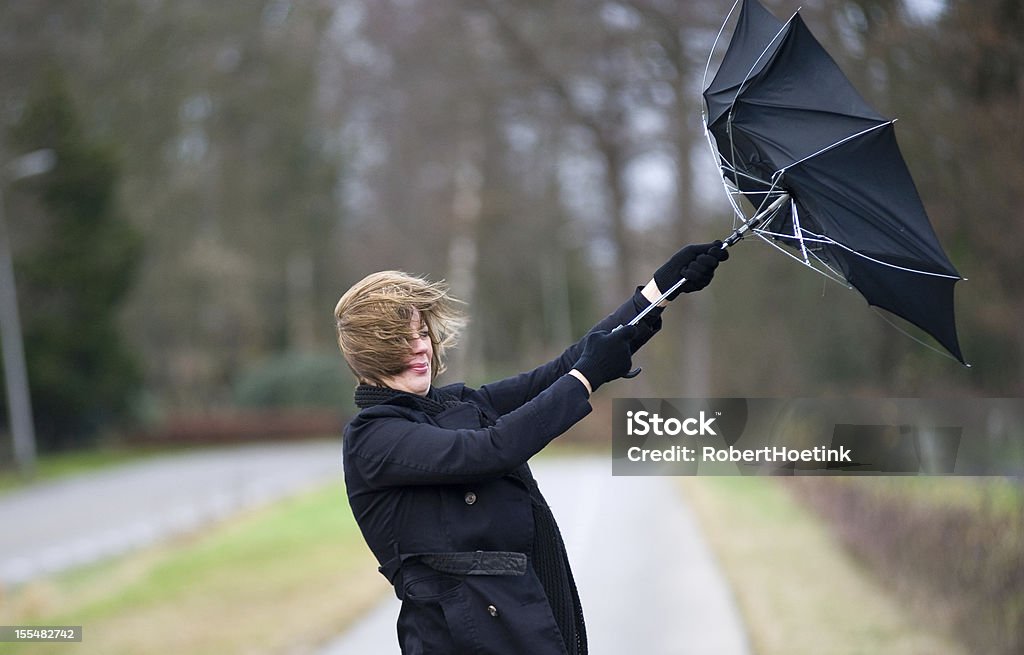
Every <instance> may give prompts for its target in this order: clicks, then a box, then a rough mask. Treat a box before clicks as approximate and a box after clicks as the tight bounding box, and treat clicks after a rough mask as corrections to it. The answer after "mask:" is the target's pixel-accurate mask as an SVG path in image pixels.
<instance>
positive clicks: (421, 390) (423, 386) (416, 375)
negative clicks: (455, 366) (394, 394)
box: [383, 309, 434, 396]
mask: <svg viewBox="0 0 1024 655" xmlns="http://www.w3.org/2000/svg"><path fill="white" fill-rule="evenodd" d="M412 311H413V314H412V331H413V334H415V335H416V338H415V339H413V340H412V341H411V342H410V344H409V345H410V349H409V359H408V360H407V361H406V367H405V370H403V371H402V372H401V373H399V374H398V375H395V376H393V377H390V378H384V380H383V382H384V385H385V386H387V387H389V388H391V389H394V390H396V391H407V392H409V393H414V394H417V395H419V396H425V395H426V394H427V391H429V390H430V381H431V378H432V377H433V376H432V371H431V369H430V361H431V359H432V358H433V356H434V344H433V343H432V342H431V341H430V332H428V331H427V326H425V325H423V324H422V323H421V322H420V313H419V311H417V310H415V309H414V310H412Z"/></svg>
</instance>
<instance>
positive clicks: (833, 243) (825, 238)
mask: <svg viewBox="0 0 1024 655" xmlns="http://www.w3.org/2000/svg"><path fill="white" fill-rule="evenodd" d="M807 233H808V234H810V235H812V236H814V237H816V239H813V240H814V241H818V242H820V243H826V244H828V245H831V246H838V247H840V248H842V249H843V250H845V251H847V252H849V253H851V254H853V255H857V256H858V257H863V258H864V259H866V260H868V261H869V262H874V263H876V264H881V265H882V266H888V267H889V268H895V269H897V270H900V271H906V272H907V273H918V274H920V275H931V276H933V277H944V278H947V279H950V280H961V279H963V278H961V277H960V276H959V275H949V274H947V273H933V272H931V271H921V270H918V269H916V268H908V267H906V266H900V265H899V264H892V263H889V262H886V261H882V260H881V259H876V258H874V257H872V256H871V255H866V254H864V253H862V252H860V251H857V250H854V249H853V248H851V247H849V246H847V245H844V244H842V243H839V242H838V241H836V240H835V239H833V238H832V237H829V236H827V235H824V234H816V233H814V232H811V231H810V230H807Z"/></svg>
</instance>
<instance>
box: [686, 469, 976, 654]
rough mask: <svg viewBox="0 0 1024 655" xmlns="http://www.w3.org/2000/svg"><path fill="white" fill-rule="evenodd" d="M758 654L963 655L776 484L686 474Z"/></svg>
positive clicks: (690, 495)
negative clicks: (901, 601) (912, 612)
mask: <svg viewBox="0 0 1024 655" xmlns="http://www.w3.org/2000/svg"><path fill="white" fill-rule="evenodd" d="M681 486H682V487H683V490H684V492H685V494H686V495H687V497H688V498H689V500H690V502H691V504H692V506H693V508H694V510H695V512H696V514H697V515H698V517H699V520H700V523H701V525H702V527H703V529H704V532H705V534H706V535H707V537H708V540H709V542H710V544H711V546H712V548H713V550H714V551H715V552H716V553H717V555H718V558H719V561H720V563H721V565H722V568H723V569H724V571H725V573H726V576H727V577H728V579H729V582H730V584H731V586H732V589H733V593H734V594H735V597H736V600H737V603H738V605H739V607H740V610H741V612H742V614H743V617H744V619H745V621H746V624H747V628H748V632H749V637H750V642H751V646H752V648H753V650H754V652H755V653H756V654H757V655H776V654H779V655H782V654H785V655H803V654H807V655H812V654H813V655H854V654H865V655H869V654H870V655H875V654H877V653H886V655H963V653H964V651H963V650H962V648H961V647H960V646H959V645H957V644H956V643H954V642H953V641H951V640H950V639H948V638H947V637H945V636H943V635H942V634H940V630H939V628H938V627H935V626H933V627H931V628H929V627H928V626H925V625H922V624H921V623H920V622H919V619H918V617H916V616H913V615H912V614H911V611H910V610H909V609H908V608H906V607H904V606H901V605H900V604H899V602H898V601H897V600H896V599H895V598H894V597H893V595H892V593H891V592H890V590H888V589H886V588H884V587H882V586H880V585H879V584H877V583H875V582H874V581H873V578H872V576H870V575H869V574H868V573H869V572H867V571H864V570H861V569H860V568H859V566H858V565H857V564H856V562H854V561H853V560H852V559H851V558H850V557H849V556H848V555H847V554H846V553H845V552H844V551H843V550H842V549H841V548H840V547H839V546H838V544H837V543H836V541H835V540H834V539H833V538H832V537H831V536H830V534H829V533H828V532H827V530H826V529H825V527H824V526H823V524H822V523H821V522H820V521H818V520H817V519H816V518H814V517H813V516H812V515H811V514H809V513H808V512H807V511H806V510H805V509H803V508H802V507H801V506H799V505H798V504H797V503H796V502H794V500H793V499H792V498H791V497H790V496H789V495H788V494H787V493H786V491H785V490H784V489H783V488H782V487H781V485H780V484H779V483H778V481H776V480H773V479H770V478H741V477H719V478H710V477H709V478H684V479H681Z"/></svg>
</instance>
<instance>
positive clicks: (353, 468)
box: [343, 293, 660, 655]
mask: <svg viewBox="0 0 1024 655" xmlns="http://www.w3.org/2000/svg"><path fill="white" fill-rule="evenodd" d="M646 304H647V301H646V300H644V299H643V297H642V296H641V295H640V294H639V293H637V294H636V295H635V296H634V297H633V298H632V299H631V300H629V301H627V302H626V303H624V304H623V305H622V306H621V307H620V308H619V309H618V310H616V311H615V312H614V313H612V314H611V315H610V316H608V317H606V318H605V319H604V320H602V321H601V322H599V323H598V324H597V325H596V326H595V327H594V329H600V330H609V329H612V328H614V327H615V326H616V325H619V324H622V323H625V322H627V321H629V319H631V318H632V317H633V316H635V315H636V313H637V312H638V311H639V310H640V309H641V308H642V307H644V306H646ZM657 314H658V312H652V313H651V315H650V316H651V319H650V322H649V325H648V329H647V330H646V331H645V332H644V334H643V335H641V336H638V337H637V339H636V340H635V343H634V350H635V349H636V348H639V346H640V345H642V343H643V342H645V341H646V340H647V339H648V338H650V336H651V335H652V334H653V333H654V332H655V331H656V330H657V329H658V328H659V327H660V318H659V317H658V316H657ZM646 321H648V319H645V322H646ZM580 354H581V345H580V343H577V344H574V345H573V346H571V347H569V348H568V349H567V350H566V351H565V352H564V353H562V355H561V356H559V357H558V358H556V359H554V360H552V361H551V362H548V363H547V364H545V365H543V366H540V367H538V368H536V369H534V370H532V371H529V372H527V373H522V374H520V375H518V376H515V377H511V378H508V379H505V380H501V381H499V382H494V383H491V384H487V385H484V386H483V387H481V388H479V389H472V388H469V387H466V386H464V385H462V384H456V385H450V386H447V387H443V388H441V389H437V390H433V391H432V393H431V394H430V397H431V398H435V399H441V400H444V399H447V402H446V403H444V405H443V407H439V406H437V405H436V404H434V405H432V406H430V407H425V406H424V405H423V403H420V402H418V400H417V399H416V398H414V397H411V396H409V395H408V394H394V395H393V396H391V397H390V398H388V399H386V400H384V401H383V402H380V403H379V404H375V405H372V406H369V407H366V408H365V409H363V410H362V411H360V412H359V413H358V414H357V415H356V416H355V417H354V418H353V419H352V421H350V422H349V424H348V425H347V426H346V428H345V436H344V444H343V453H344V468H345V483H346V487H347V493H348V498H349V503H350V504H351V506H352V511H353V514H354V515H355V518H356V521H357V522H358V524H359V527H360V529H361V530H362V533H363V536H364V538H365V539H366V542H367V544H368V545H369V547H370V549H371V550H372V551H373V554H374V555H375V556H376V557H377V560H378V562H379V563H380V565H381V566H380V570H381V572H382V573H383V574H384V575H385V576H386V577H387V578H388V580H389V581H390V582H391V583H392V584H393V585H394V587H395V594H396V595H397V596H398V598H399V599H401V600H402V610H401V613H400V615H399V619H398V638H399V643H400V644H401V647H402V652H403V653H405V654H407V655H411V654H419V653H430V654H443V655H463V654H466V655H468V654H471V653H480V654H495V655H499V654H506V653H507V654H509V655H522V654H527V653H528V654H530V655H549V654H550V655H565V654H566V652H567V651H566V647H565V645H564V643H563V639H562V634H561V632H560V631H559V628H558V625H557V623H556V621H555V619H554V617H553V614H552V609H551V604H550V603H549V601H548V598H547V596H546V595H545V589H544V586H543V585H542V584H541V581H540V579H539V578H538V575H537V570H536V567H535V565H534V564H535V563H534V561H533V545H534V531H535V521H534V507H533V506H532V503H533V502H536V498H537V497H538V496H539V491H536V493H535V494H534V497H533V500H531V491H532V490H533V491H535V490H536V487H535V483H534V482H533V477H532V475H531V474H530V471H529V467H528V465H527V464H526V462H527V460H528V459H529V458H530V457H532V456H533V455H534V454H536V453H537V452H539V451H540V450H541V449H542V448H544V446H546V445H547V444H548V443H549V442H550V441H551V440H553V439H554V438H555V437H557V436H559V435H560V434H562V433H563V432H565V431H566V430H567V429H568V428H569V427H571V426H572V425H573V424H574V423H576V422H577V421H579V420H580V419H582V418H583V417H584V416H586V415H587V414H588V413H589V412H590V410H591V408H590V403H589V401H588V397H587V391H586V389H585V388H584V387H583V385H582V384H581V383H580V382H579V381H578V380H576V379H575V378H573V377H572V376H569V375H566V373H567V372H568V371H569V370H570V369H571V368H572V366H573V364H575V362H576V361H577V359H578V358H579V355H580ZM531 487H533V489H531ZM552 525H553V524H552ZM555 532H556V533H557V528H556V529H555ZM559 546H560V543H559ZM570 580H571V574H570ZM580 616H581V615H580ZM581 638H582V639H583V647H582V649H581V651H580V652H585V650H586V645H585V635H581Z"/></svg>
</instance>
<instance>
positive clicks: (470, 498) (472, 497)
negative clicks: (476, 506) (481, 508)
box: [464, 491, 476, 505]
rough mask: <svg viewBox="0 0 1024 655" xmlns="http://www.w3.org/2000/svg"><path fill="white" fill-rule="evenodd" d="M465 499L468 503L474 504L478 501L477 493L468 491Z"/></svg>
mask: <svg viewBox="0 0 1024 655" xmlns="http://www.w3.org/2000/svg"><path fill="white" fill-rule="evenodd" d="M464 500H465V501H466V504H467V505H472V504H473V503H475V502H476V494H475V493H473V492H472V491H467V492H466V496H465V498H464Z"/></svg>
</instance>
